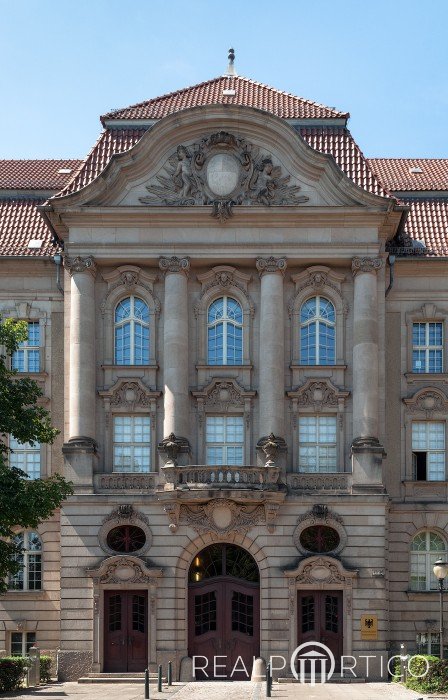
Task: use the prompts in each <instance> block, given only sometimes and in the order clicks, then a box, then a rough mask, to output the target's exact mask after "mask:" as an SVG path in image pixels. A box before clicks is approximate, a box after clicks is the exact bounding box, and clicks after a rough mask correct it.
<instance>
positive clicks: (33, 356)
mask: <svg viewBox="0 0 448 700" xmlns="http://www.w3.org/2000/svg"><path fill="white" fill-rule="evenodd" d="M11 364H12V369H15V370H17V371H18V372H40V325H39V322H38V321H29V323H28V338H27V339H26V340H23V341H22V342H21V343H20V344H19V347H18V348H17V350H15V351H14V352H13V355H12V363H11Z"/></svg>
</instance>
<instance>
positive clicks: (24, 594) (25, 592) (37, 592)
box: [5, 526, 45, 631]
mask: <svg viewBox="0 0 448 700" xmlns="http://www.w3.org/2000/svg"><path fill="white" fill-rule="evenodd" d="M13 532H14V536H17V535H20V534H23V535H24V534H25V533H26V532H35V533H36V534H37V535H38V537H39V540H40V544H41V547H40V549H39V550H36V554H40V580H41V587H40V588H34V589H33V588H28V581H27V585H26V588H8V590H7V591H6V593H5V595H6V596H7V597H8V599H10V598H12V597H13V596H18V597H20V599H22V598H29V597H31V598H33V597H34V596H36V597H41V596H43V595H45V540H44V536H43V535H42V533H40V532H39V528H38V527H36V528H34V529H32V528H22V527H20V526H17V527H15V528H14V529H13ZM29 553H31V554H32V551H31V550H29V549H26V548H25V549H24V553H23V555H22V556H23V557H24V558H25V557H27V556H28V554H29ZM27 572H28V567H25V568H24V573H25V574H27ZM7 578H8V580H9V576H8V577H7ZM27 629H28V628H27ZM31 631H32V628H31Z"/></svg>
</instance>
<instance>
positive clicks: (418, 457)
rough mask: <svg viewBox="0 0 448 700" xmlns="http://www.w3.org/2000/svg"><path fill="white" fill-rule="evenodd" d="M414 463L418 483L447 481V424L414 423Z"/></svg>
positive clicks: (415, 477)
mask: <svg viewBox="0 0 448 700" xmlns="http://www.w3.org/2000/svg"><path fill="white" fill-rule="evenodd" d="M412 461H413V468H414V479H415V480H416V481H445V423H443V422H442V421H440V422H432V421H414V422H413V423H412Z"/></svg>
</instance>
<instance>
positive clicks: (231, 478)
mask: <svg viewBox="0 0 448 700" xmlns="http://www.w3.org/2000/svg"><path fill="white" fill-rule="evenodd" d="M162 473H163V475H164V477H165V481H166V484H165V489H164V490H165V491H175V490H179V491H184V490H196V491H197V490H206V491H210V490H213V491H215V490H217V491H219V490H224V489H225V490H228V489H231V490H241V491H244V490H251V491H254V490H255V491H278V490H279V484H278V481H279V476H280V468H279V467H275V466H272V467H269V466H267V467H246V466H245V467H235V466H215V467H209V466H174V465H167V466H165V467H163V468H162Z"/></svg>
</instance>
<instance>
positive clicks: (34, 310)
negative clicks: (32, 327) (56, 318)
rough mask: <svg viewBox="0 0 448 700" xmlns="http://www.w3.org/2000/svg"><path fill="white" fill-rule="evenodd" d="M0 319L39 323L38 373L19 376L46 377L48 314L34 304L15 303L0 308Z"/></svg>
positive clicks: (22, 373) (35, 378)
mask: <svg viewBox="0 0 448 700" xmlns="http://www.w3.org/2000/svg"><path fill="white" fill-rule="evenodd" d="M0 314H1V316H2V318H4V319H5V318H13V319H14V320H16V321H26V322H36V321H38V322H39V330H40V347H39V372H19V376H20V375H23V376H27V377H28V376H30V378H31V379H34V380H39V379H40V380H42V379H44V378H45V377H46V376H47V370H48V368H47V367H46V362H45V347H46V328H47V325H48V323H49V318H48V317H49V314H48V311H47V310H45V309H42V308H40V307H39V306H36V305H35V303H34V302H26V301H17V302H15V304H14V307H11V306H8V307H6V306H5V307H3V308H1V307H0Z"/></svg>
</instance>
